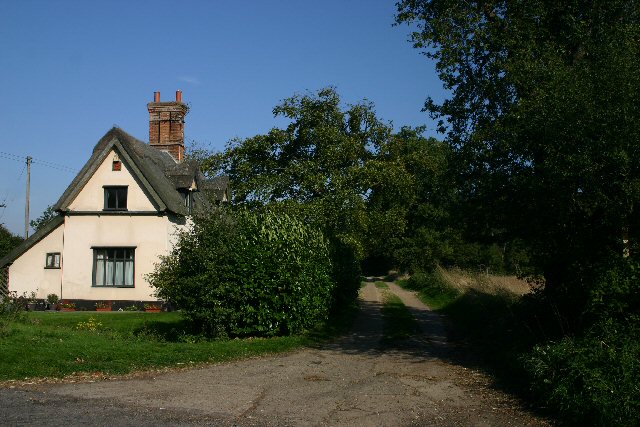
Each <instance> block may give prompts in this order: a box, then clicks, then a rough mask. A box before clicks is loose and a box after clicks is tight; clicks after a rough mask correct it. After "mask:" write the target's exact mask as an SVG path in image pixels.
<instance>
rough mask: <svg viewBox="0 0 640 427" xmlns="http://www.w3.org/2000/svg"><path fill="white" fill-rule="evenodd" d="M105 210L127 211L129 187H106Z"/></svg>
mask: <svg viewBox="0 0 640 427" xmlns="http://www.w3.org/2000/svg"><path fill="white" fill-rule="evenodd" d="M104 210H108V211H126V210H127V187H104Z"/></svg>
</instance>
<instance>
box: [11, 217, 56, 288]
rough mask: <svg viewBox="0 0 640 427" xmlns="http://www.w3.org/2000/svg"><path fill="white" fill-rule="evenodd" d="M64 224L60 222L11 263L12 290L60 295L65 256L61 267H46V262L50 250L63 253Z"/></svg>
mask: <svg viewBox="0 0 640 427" xmlns="http://www.w3.org/2000/svg"><path fill="white" fill-rule="evenodd" d="M64 226H65V225H64V224H60V225H59V226H58V228H56V229H55V230H53V231H52V232H51V233H49V234H48V235H47V236H46V237H45V238H44V239H42V240H40V241H39V242H38V243H36V244H35V245H34V246H32V247H31V249H29V250H28V251H27V252H25V253H24V254H22V256H20V257H19V258H18V259H16V260H15V261H14V262H13V264H11V266H10V267H9V290H10V291H16V292H17V293H18V295H22V294H23V293H25V292H27V293H31V292H32V291H33V292H36V296H37V298H46V297H47V295H49V294H56V295H58V296H60V287H61V280H62V268H63V267H64V257H62V259H61V260H60V266H61V268H45V262H46V256H47V253H49V252H60V253H61V254H62V249H63V248H62V245H63V233H64Z"/></svg>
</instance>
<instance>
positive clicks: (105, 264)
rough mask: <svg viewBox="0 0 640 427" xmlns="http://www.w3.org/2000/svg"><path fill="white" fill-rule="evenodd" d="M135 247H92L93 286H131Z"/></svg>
mask: <svg viewBox="0 0 640 427" xmlns="http://www.w3.org/2000/svg"><path fill="white" fill-rule="evenodd" d="M134 260H135V248H94V249H93V286H99V287H103V286H108V287H121V288H122V287H125V288H132V287H133V282H134V280H133V278H134Z"/></svg>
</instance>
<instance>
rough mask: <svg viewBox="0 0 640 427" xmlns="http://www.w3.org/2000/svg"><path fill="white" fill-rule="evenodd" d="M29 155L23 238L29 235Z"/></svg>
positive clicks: (29, 157) (29, 159) (28, 157)
mask: <svg viewBox="0 0 640 427" xmlns="http://www.w3.org/2000/svg"><path fill="white" fill-rule="evenodd" d="M31 160H32V159H31V156H27V201H26V203H25V205H24V238H25V239H26V238H28V237H29V193H30V191H31Z"/></svg>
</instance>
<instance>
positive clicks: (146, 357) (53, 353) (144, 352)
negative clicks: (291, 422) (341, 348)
mask: <svg viewBox="0 0 640 427" xmlns="http://www.w3.org/2000/svg"><path fill="white" fill-rule="evenodd" d="M326 336H327V334H326V333H325V334H316V335H307V336H291V337H276V338H248V339H231V340H212V339H206V338H203V337H201V336H198V335H194V334H191V333H190V332H189V328H188V326H187V324H186V323H185V322H184V321H183V320H182V319H181V317H180V315H179V314H178V313H129V312H125V313H122V312H114V313H96V312H91V313H87V312H70V313H55V312H54V313H49V312H32V313H26V314H25V318H24V319H23V320H22V321H19V322H12V323H10V324H9V325H8V326H7V327H6V328H5V329H4V330H3V333H2V335H0V380H10V379H25V378H35V377H55V378H59V377H63V376H65V375H69V374H72V373H81V372H86V373H95V372H101V373H103V374H105V375H111V374H125V373H129V372H132V371H137V370H145V369H152V368H161V367H168V366H181V365H183V364H184V365H187V364H197V363H204V362H220V361H225V360H230V359H237V358H243V357H249V356H256V355H261V354H266V353H275V352H282V351H287V350H291V349H294V348H296V347H300V346H303V345H307V344H310V343H312V342H315V341H317V340H319V339H323V338H326Z"/></svg>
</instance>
